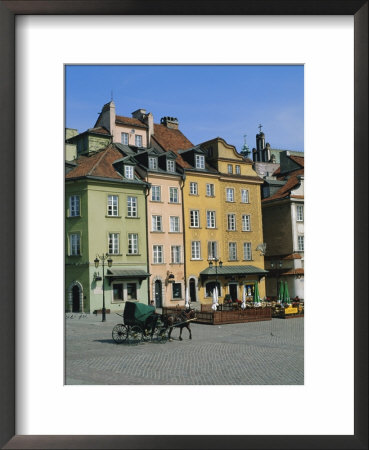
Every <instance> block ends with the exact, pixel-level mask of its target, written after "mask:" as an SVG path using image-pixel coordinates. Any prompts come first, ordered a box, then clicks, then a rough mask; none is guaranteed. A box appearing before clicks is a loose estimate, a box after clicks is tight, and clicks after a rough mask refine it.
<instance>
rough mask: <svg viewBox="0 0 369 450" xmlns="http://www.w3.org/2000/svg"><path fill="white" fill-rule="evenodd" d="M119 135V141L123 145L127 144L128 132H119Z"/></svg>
mask: <svg viewBox="0 0 369 450" xmlns="http://www.w3.org/2000/svg"><path fill="white" fill-rule="evenodd" d="M120 136H121V139H120V141H121V143H122V144H123V145H128V133H121V135H120Z"/></svg>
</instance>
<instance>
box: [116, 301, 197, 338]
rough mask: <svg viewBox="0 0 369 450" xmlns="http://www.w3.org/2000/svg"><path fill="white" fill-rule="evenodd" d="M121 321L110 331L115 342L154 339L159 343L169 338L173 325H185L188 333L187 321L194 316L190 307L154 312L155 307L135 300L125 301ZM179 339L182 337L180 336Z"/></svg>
mask: <svg viewBox="0 0 369 450" xmlns="http://www.w3.org/2000/svg"><path fill="white" fill-rule="evenodd" d="M118 315H119V316H121V317H123V323H118V324H117V325H115V327H114V328H113V331H112V337H113V340H114V341H115V342H116V343H117V344H121V343H122V342H126V343H128V344H138V343H139V342H142V341H144V342H145V341H146V342H148V341H155V342H160V343H165V342H167V340H168V339H170V336H171V333H172V330H173V328H174V327H179V328H180V329H181V335H182V328H183V327H186V328H187V329H188V331H189V333H190V339H191V330H190V327H189V323H190V321H191V320H194V318H195V312H194V310H192V309H188V310H187V311H183V310H182V311H178V312H176V313H175V314H165V315H162V314H156V313H155V307H154V306H149V305H145V304H143V303H137V302H126V306H125V308H124V312H123V315H122V314H118ZM180 340H182V337H181V336H180Z"/></svg>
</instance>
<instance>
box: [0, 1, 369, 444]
mask: <svg viewBox="0 0 369 450" xmlns="http://www.w3.org/2000/svg"><path fill="white" fill-rule="evenodd" d="M0 13H1V15H0V21H1V22H0V24H1V26H0V32H1V40H0V50H1V58H2V65H1V69H0V75H1V79H0V89H1V91H0V92H1V103H2V105H3V108H2V111H1V113H0V117H1V122H0V124H1V132H2V136H3V141H2V143H3V145H2V150H3V164H2V165H0V170H1V171H2V173H1V175H2V176H1V178H0V179H1V183H2V189H1V191H0V192H1V195H2V197H3V198H2V200H3V203H4V204H5V205H6V208H4V212H3V218H2V221H1V231H2V233H1V235H0V236H1V249H2V250H3V255H2V262H1V265H2V266H1V267H2V269H3V271H2V273H4V274H5V275H6V276H5V290H4V291H3V295H2V303H3V310H2V312H3V314H1V315H0V321H1V327H0V330H1V331H0V333H1V340H0V345H1V355H2V359H1V372H0V373H1V381H2V383H1V384H0V390H1V391H0V392H1V396H2V400H3V401H2V402H1V405H0V443H1V445H2V446H3V448H51V447H53V448H97V447H99V448H192V447H194V448H223V447H227V448H271V449H273V448H275V449H277V448H292V447H293V448H310V447H316V448H347V449H349V448H353V449H354V448H367V447H368V441H367V422H368V420H367V419H368V418H367V406H368V404H367V378H368V377H367V375H368V374H367V328H368V327H367V319H368V314H367V313H368V310H367V301H366V297H367V269H368V268H367V256H366V254H365V251H364V250H363V249H366V248H367V234H368V233H367V230H368V223H367V175H366V170H365V169H366V167H367V153H368V152H367V149H368V139H367V136H368V133H367V115H368V104H367V97H368V96H367V60H368V48H367V31H368V23H367V16H368V4H367V2H365V1H348V0H347V1H346V0H344V1H341V2H330V1H323V2H319V3H316V4H315V3H314V4H311V3H310V2H305V1H302V2H298V4H297V2H284V1H281V2H278V5H277V4H275V2H270V1H260V2H257V3H256V2H245V3H242V4H241V2H231V3H228V4H227V5H223V4H220V3H215V4H214V3H212V4H210V2H205V3H201V5H197V4H196V3H195V2H193V3H192V2H190V3H188V2H186V4H182V3H174V4H172V3H171V2H166V1H161V0H159V1H157V2H155V3H153V4H151V5H144V4H135V5H132V4H129V3H128V2H126V1H109V2H101V1H92V2H85V1H75V2H66V1H43V2H37V1H28V2H21V1H3V2H1V3H0ZM104 16H106V17H104ZM97 31H98V32H97ZM219 31H221V32H219ZM302 32H304V33H305V36H304V37H302ZM102 36H103V37H104V39H110V40H109V45H105V44H106V42H105V41H104V39H102ZM15 37H16V39H15ZM45 37H47V39H46V38H45ZM131 40H132V41H131ZM122 42H123V43H127V42H129V43H130V45H126V44H124V45H123V44H122ZM149 42H150V46H148V45H147V44H148V43H149ZM131 44H132V45H131ZM133 44H134V45H133ZM169 44H170V48H171V51H169V47H168V46H169ZM116 49H118V50H119V51H117V50H116ZM138 49H140V50H138ZM122 52H123V54H122ZM118 63H120V64H122V63H124V64H144V65H146V66H147V65H150V64H175V63H177V64H198V65H200V64H211V63H213V64H297V63H299V64H304V65H305V80H306V85H305V111H306V119H305V145H306V150H305V151H306V152H308V151H309V158H308V159H307V172H308V174H309V177H310V178H309V177H308V178H307V180H309V179H310V180H314V181H313V183H311V182H309V181H308V182H307V183H306V189H307V192H308V195H309V199H310V200H309V202H308V203H307V208H308V210H309V214H307V216H306V217H307V221H306V226H307V228H308V229H309V233H310V232H311V236H313V237H312V238H311V239H310V240H309V241H310V242H308V240H307V242H306V252H307V254H309V258H307V263H306V271H307V273H309V278H310V280H311V281H310V282H309V283H308V284H307V286H306V289H307V290H306V292H307V295H308V296H309V298H310V299H311V302H310V305H309V308H308V309H307V310H306V318H305V319H306V327H305V339H306V351H305V357H306V358H305V361H306V362H305V371H306V376H305V383H304V385H301V386H277V387H276V386H268V387H265V386H241V387H240V386H226V387H221V386H216V385H215V386H185V387H183V386H181V387H180V389H177V386H129V388H130V389H127V387H126V386H106V385H105V386H104V385H103V386H75V385H73V386H71V385H68V384H64V378H63V372H64V366H63V361H62V356H61V355H62V353H63V334H64V333H65V330H64V328H63V327H64V322H63V323H62V321H61V320H60V314H62V315H63V318H64V301H63V295H64V292H62V291H63V287H64V284H63V283H64V280H63V277H64V276H63V273H64V268H63V262H64V261H63V255H64V250H63V245H64V244H63V242H61V239H59V237H58V236H61V235H63V234H64V230H63V225H62V223H63V216H64V209H63V208H62V207H61V204H62V203H63V196H64V191H63V183H64V179H63V178H64V173H62V172H64V168H63V159H64V158H63V156H64V155H62V153H63V146H64V137H63V136H64V130H63V128H64V118H63V111H64V108H65V104H64V92H63V82H64V78H63V77H64V67H65V65H67V64H118ZM353 65H354V70H353ZM149 75H150V74H149V72H147V74H146V78H145V77H143V80H145V82H147V83H149V82H150V81H149ZM87 81H88V80H87V79H85V80H84V82H87ZM169 81H170V82H171V83H173V84H174V90H175V83H176V81H177V80H176V79H174V80H173V79H171V80H168V82H169ZM353 86H354V88H353ZM107 95H110V92H109V93H108V94H107ZM125 95H126V96H128V95H129V93H128V92H125ZM130 95H132V93H131V94H130ZM135 95H137V93H135ZM266 98H267V97H266ZM140 101H142V102H144V99H143V100H140ZM173 103H175V96H174V100H173ZM263 103H265V108H267V106H268V104H267V101H264V102H263ZM139 106H140V105H139ZM96 112H97V111H96ZM290 131H291V133H292V132H293V127H292V126H291V127H290ZM137 145H138V144H137ZM200 163H201V161H200V160H199V164H200ZM152 164H154V162H152ZM168 167H171V165H170V164H169V166H168ZM128 175H129V174H128ZM128 175H127V176H128ZM15 180H16V182H15ZM318 181H319V182H318ZM209 192H210V191H209ZM72 194H73V193H72ZM73 195H74V194H73ZM171 195H172V197H171V198H174V196H175V192H174V191H173V187H172V191H171ZM245 195H246V194H245ZM110 197H111V198H109V202H110V203H109V207H110V209H109V208H108V209H107V215H108V216H109V214H111V215H114V214H115V212H116V214H118V209H117V208H118V205H119V203H118V200H116V199H115V198H114V195H112V194H111V193H110ZM41 205H42V206H43V207H42V206H41ZM352 205H354V211H353V208H352ZM72 207H73V211H75V210H76V208H77V209H78V208H79V203H78V200H77V198H76V196H75V195H74V197H73V202H72V204H71V208H72ZM132 208H133V207H132V204H131V209H130V211H131V212H132V211H133V209H132ZM300 213H301V212H300ZM340 213H341V214H340ZM308 216H309V219H308ZM193 220H194V221H195V220H196V217H194V218H193ZM208 220H209V223H210V225H211V224H212V223H213V222H212V216H211V214H210V215H209V218H208ZM153 223H154V222H153ZM153 226H155V227H157V228H159V229H160V227H161V226H162V225H161V222H160V220H158V219H157V218H156V219H155V223H154V225H153ZM172 226H173V227H176V226H177V225H176V224H175V223H174V222H173V224H172ZM244 226H245V227H246V228H247V227H248V226H249V225H248V223H247V220H246V221H245V225H244ZM159 231H160V230H159ZM71 234H72V235H73V236H71V237H70V240H71V244H70V248H71V251H77V252H78V245H79V244H78V242H80V241H79V238H78V237H76V236H75V233H74V234H73V232H72V233H71ZM131 234H132V233H131ZM117 235H118V232H116V230H112V236H109V239H110V241H109V242H111V251H112V252H113V253H114V252H116V253H117V252H118V250H119V241H118V237H117ZM15 236H16V237H15ZM307 236H308V234H307ZM130 239H131V247H130V248H131V249H135V248H136V247H135V241H134V237H131V238H130ZM15 242H16V245H15ZM45 244H46V245H45ZM300 244H301V243H300ZM301 245H302V244H301ZM195 250H196V249H195ZM132 251H133V250H132ZM173 251H174V252H175V250H173ZM212 251H214V249H213V250H212ZM155 252H156V253H155V258H158V259H160V257H161V256H160V255H161V254H160V249H158V248H156V249H155ZM118 253H119V252H118ZM316 255H318V257H317V256H316ZM175 257H176V256H175ZM309 261H310V262H309ZM100 264H101V261H100ZM96 267H98V266H96ZM113 275H114V273H113ZM136 275H137V273H136ZM118 281H119V280H118ZM312 281H313V282H312ZM113 285H114V289H115V290H114V295H115V296H116V299H117V300H119V298H120V297H119V296H123V295H126V296H128V295H130V296H135V295H136V293H137V290H138V289H139V283H136V284H134V283H132V282H126V281H124V283H121V284H120V283H119V282H117V281H116V282H114V281H113ZM233 288H235V286H233ZM236 288H237V286H236ZM249 288H250V292H251V293H252V292H253V291H252V288H253V286H251V285H250V286H249ZM99 292H100V291H99ZM99 292H98V294H99ZM173 292H174V294H175V295H176V296H177V297H180V295H181V288H180V286H178V285H177V286H176V289H175V290H174V291H173ZM174 294H173V295H174ZM99 295H100V294H99ZM71 300H72V307H73V289H72V290H71ZM77 300H79V297H78V298H77V295H76V299H75V301H76V304H77ZM305 319H304V320H305ZM296 320H300V319H296ZM353 323H354V326H353ZM100 345H101V351H102V352H103V351H104V350H103V345H104V343H103V342H101V343H100ZM96 364H99V361H97V362H96ZM16 369H17V370H16ZM72 384H73V383H72ZM77 384H78V383H77ZM200 388H201V389H200ZM178 396H185V397H186V398H189V399H191V400H190V401H189V402H188V403H187V404H186V405H185V406H184V407H183V409H182V410H180V408H176V407H174V408H172V407H168V405H169V404H171V401H170V399H172V398H176V397H178ZM147 398H150V399H155V400H154V403H155V405H159V407H160V405H164V409H165V411H168V409H169V410H170V413H169V412H168V414H164V417H163V416H162V415H161V414H159V415H158V413H157V411H156V410H155V409H154V410H153V411H151V410H150V411H149V412H147V408H142V407H141V405H142V404H145V399H147ZM134 399H135V400H134ZM117 404H119V405H123V406H122V407H117ZM127 408H128V413H127V412H126V411H127ZM123 410H125V412H123ZM228 416H230V417H232V420H231V421H226V420H224V417H228ZM117 422H118V424H117Z"/></svg>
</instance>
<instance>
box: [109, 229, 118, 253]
mask: <svg viewBox="0 0 369 450" xmlns="http://www.w3.org/2000/svg"><path fill="white" fill-rule="evenodd" d="M108 248H109V250H108V253H109V255H119V233H109V239H108Z"/></svg>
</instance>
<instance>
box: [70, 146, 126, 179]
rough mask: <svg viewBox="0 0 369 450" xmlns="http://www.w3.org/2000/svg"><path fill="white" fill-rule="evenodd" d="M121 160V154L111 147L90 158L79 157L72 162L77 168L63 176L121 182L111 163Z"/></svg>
mask: <svg viewBox="0 0 369 450" xmlns="http://www.w3.org/2000/svg"><path fill="white" fill-rule="evenodd" d="M120 158H122V154H121V153H120V152H119V151H118V150H117V149H116V148H115V147H114V146H112V145H109V147H107V148H106V149H104V150H101V151H99V152H96V153H94V154H92V155H90V156H80V157H79V158H77V159H76V160H75V161H74V162H75V163H76V164H77V167H76V168H74V169H72V170H71V171H70V172H68V173H67V175H66V176H65V178H66V179H71V178H79V177H86V176H94V177H103V178H114V179H118V180H121V179H122V176H121V175H120V174H119V173H118V172H117V171H116V170H115V168H114V166H113V162H114V161H116V160H117V159H120Z"/></svg>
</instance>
